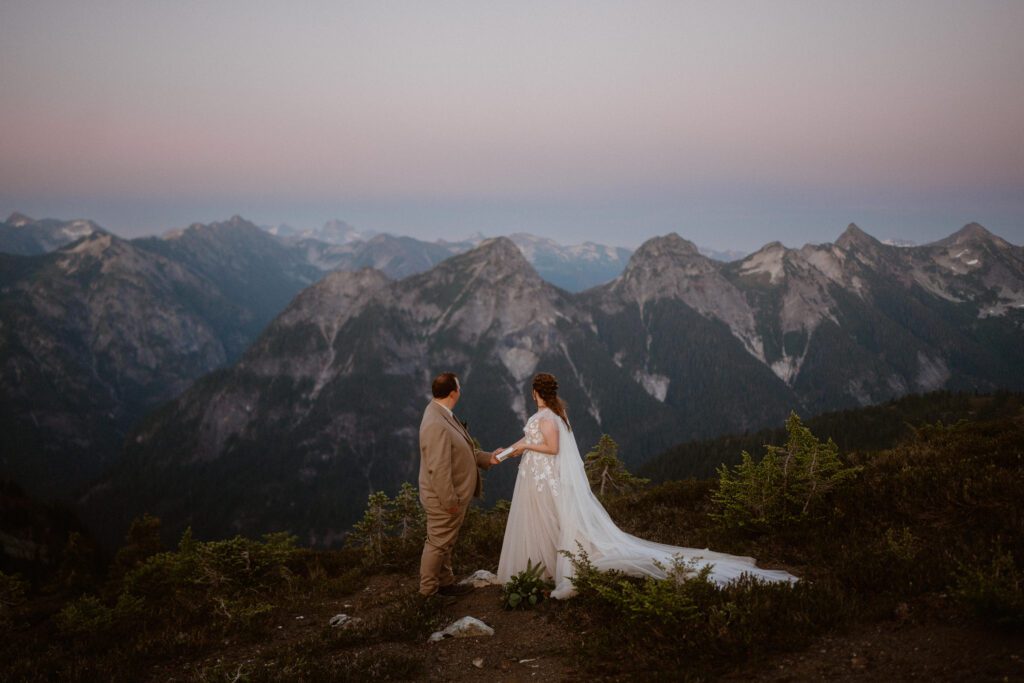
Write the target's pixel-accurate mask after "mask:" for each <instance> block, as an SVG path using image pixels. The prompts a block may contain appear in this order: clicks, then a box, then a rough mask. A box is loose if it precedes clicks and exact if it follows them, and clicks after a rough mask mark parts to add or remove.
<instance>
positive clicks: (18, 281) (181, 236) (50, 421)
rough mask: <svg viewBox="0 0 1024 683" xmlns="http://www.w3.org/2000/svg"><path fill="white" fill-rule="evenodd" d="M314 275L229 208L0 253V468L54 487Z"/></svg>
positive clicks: (229, 350) (92, 465) (219, 359)
mask: <svg viewBox="0 0 1024 683" xmlns="http://www.w3.org/2000/svg"><path fill="white" fill-rule="evenodd" d="M25 228H26V229H28V228H31V229H33V230H35V229H36V228H38V226H34V227H33V226H30V225H28V224H26V226H25ZM321 275H322V273H321V272H320V271H319V270H316V269H314V268H311V267H310V266H309V265H308V264H307V263H306V262H305V261H304V260H303V259H302V258H300V257H299V256H297V255H295V254H294V252H293V251H291V250H290V249H289V248H287V247H284V246H282V245H281V244H280V243H279V242H278V241H277V240H276V239H275V238H273V237H272V236H270V235H268V234H266V233H265V232H263V231H262V230H259V229H258V228H256V227H255V226H253V225H252V224H250V223H248V222H246V221H244V220H242V219H240V218H237V217H236V218H234V219H232V220H230V221H227V222H225V223H217V224H212V225H209V226H203V225H194V226H191V227H190V228H188V229H186V230H184V231H181V232H180V233H177V234H175V235H171V236H170V237H169V238H168V239H159V238H147V239H141V240H124V239H120V238H118V237H116V236H114V235H111V234H110V233H107V232H105V231H103V230H88V231H85V234H84V236H83V237H81V238H80V239H79V240H78V241H75V242H72V243H69V244H66V245H64V246H63V247H60V248H59V249H57V250H56V251H51V252H49V253H46V254H42V255H36V256H15V255H10V254H0V310H2V312H3V315H2V317H0V361H2V364H0V403H2V404H3V406H4V411H3V426H4V428H5V433H6V434H7V437H8V438H5V439H4V443H3V445H2V446H0V473H3V474H5V475H8V476H13V477H15V478H16V479H17V480H18V481H20V482H22V483H23V484H24V485H25V486H26V487H27V488H29V489H30V490H31V491H32V492H33V493H36V494H39V495H47V496H49V495H66V494H67V493H69V492H70V490H72V489H73V488H74V487H75V486H77V485H79V484H81V483H83V482H85V481H88V480H89V479H91V478H93V477H95V476H96V475H97V474H98V473H99V471H100V470H101V469H102V468H103V467H104V466H105V464H106V463H107V462H109V460H110V459H111V458H112V456H113V455H114V454H117V453H119V452H120V450H121V448H122V444H121V440H122V439H123V437H124V435H125V433H126V431H127V429H128V428H129V426H130V425H131V424H132V423H133V422H135V421H136V420H137V419H139V418H140V417H141V416H142V415H144V414H145V413H146V412H147V411H149V410H151V409H152V408H154V407H155V406H156V405H158V404H160V403H162V402H164V401H167V400H169V399H171V398H173V397H175V396H177V395H178V394H180V393H181V392H182V391H183V390H184V389H185V388H186V387H187V386H188V385H189V384H191V382H192V381H193V380H195V379H196V378H197V377H200V376H202V375H204V374H206V373H208V372H210V371H212V370H214V369H216V368H219V367H222V366H224V365H226V364H228V363H230V362H234V361H235V360H237V358H238V357H239V356H240V355H241V353H242V351H244V350H245V348H246V347H248V346H249V344H250V343H251V342H252V340H253V339H254V338H255V337H256V336H257V335H258V334H259V332H260V331H261V330H262V329H263V328H264V327H265V326H266V324H267V323H268V322H269V321H270V320H271V319H272V318H273V317H274V316H275V315H276V314H277V313H278V312H280V310H281V309H282V308H284V307H285V305H286V304H287V303H288V301H290V300H291V298H292V297H293V296H294V295H295V294H297V293H298V292H299V291H301V290H302V289H303V288H305V287H306V286H308V285H309V284H310V283H311V282H313V281H315V279H318V278H319V277H320V276H321Z"/></svg>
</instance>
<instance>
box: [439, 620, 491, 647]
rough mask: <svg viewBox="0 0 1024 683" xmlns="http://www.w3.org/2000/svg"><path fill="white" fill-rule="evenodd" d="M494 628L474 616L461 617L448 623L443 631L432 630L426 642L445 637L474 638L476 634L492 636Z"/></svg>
mask: <svg viewBox="0 0 1024 683" xmlns="http://www.w3.org/2000/svg"><path fill="white" fill-rule="evenodd" d="M493 635H494V629H493V628H491V627H490V626H488V625H487V624H485V623H484V622H482V621H480V620H479V619H477V618H476V617H462V618H461V619H459V620H458V621H456V622H453V623H451V624H449V625H448V627H447V628H446V629H445V630H443V631H434V632H433V633H431V634H430V638H429V639H428V640H427V642H430V643H436V642H438V641H440V640H444V639H445V638H474V637H476V636H493Z"/></svg>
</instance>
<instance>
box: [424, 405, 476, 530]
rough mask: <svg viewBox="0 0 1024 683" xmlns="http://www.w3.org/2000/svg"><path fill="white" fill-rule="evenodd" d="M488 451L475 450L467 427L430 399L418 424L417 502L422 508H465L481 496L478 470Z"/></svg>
mask: <svg viewBox="0 0 1024 683" xmlns="http://www.w3.org/2000/svg"><path fill="white" fill-rule="evenodd" d="M490 466H491V454H490V453H485V452H484V451H481V450H478V449H477V448H476V447H475V446H473V441H472V439H471V437H470V436H469V432H467V431H466V428H465V427H463V426H462V424H461V423H460V422H459V421H458V420H456V419H455V418H454V417H453V416H452V415H451V414H450V413H449V412H448V410H446V409H445V407H444V406H442V405H441V404H439V403H438V402H437V401H431V402H430V403H428V404H427V408H426V410H424V411H423V421H422V422H421V423H420V502H422V503H423V505H424V506H425V507H440V508H442V509H445V510H448V509H450V508H453V507H456V506H458V507H468V506H469V502H470V499H472V498H473V496H476V497H477V498H479V497H480V496H482V495H483V477H482V476H481V474H480V469H479V468H483V469H488V468H489V467H490Z"/></svg>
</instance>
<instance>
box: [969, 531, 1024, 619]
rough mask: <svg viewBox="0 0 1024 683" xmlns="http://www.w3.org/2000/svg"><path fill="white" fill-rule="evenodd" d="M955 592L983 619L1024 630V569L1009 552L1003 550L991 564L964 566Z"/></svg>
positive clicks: (981, 563)
mask: <svg viewBox="0 0 1024 683" xmlns="http://www.w3.org/2000/svg"><path fill="white" fill-rule="evenodd" d="M955 591H956V595H957V597H959V598H960V600H962V601H963V603H964V604H966V605H967V606H969V607H970V608H971V609H972V610H973V612H974V613H975V614H976V615H977V616H978V617H980V618H981V619H983V620H985V621H988V622H990V623H992V624H995V625H997V626H1002V627H1006V628H1011V629H1020V628H1024V568H1022V567H1020V566H1019V564H1018V562H1017V561H1016V560H1015V558H1014V556H1013V554H1012V553H1010V552H1009V551H1003V550H1001V549H1000V550H997V551H996V553H995V555H994V556H993V557H992V558H991V559H989V560H988V561H987V562H974V563H971V564H963V565H961V567H960V571H959V572H958V574H957V577H956V583H955Z"/></svg>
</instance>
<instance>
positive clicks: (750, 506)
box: [712, 413, 859, 532]
mask: <svg viewBox="0 0 1024 683" xmlns="http://www.w3.org/2000/svg"><path fill="white" fill-rule="evenodd" d="M786 432H787V433H788V435H789V438H788V440H787V442H786V445H785V446H784V447H780V446H771V445H769V446H766V447H765V448H766V452H765V455H764V457H763V458H762V459H761V460H760V461H758V462H755V461H754V459H753V458H752V457H751V456H750V454H749V453H747V452H746V451H744V452H743V454H742V461H741V462H740V464H739V465H737V466H736V468H735V469H734V470H730V469H729V467H727V466H725V465H722V466H721V467H720V468H719V469H718V490H717V491H716V492H715V493H714V494H713V496H712V497H713V500H714V501H715V503H716V504H717V505H718V507H719V510H718V511H717V512H716V513H715V515H714V516H715V518H716V519H718V520H720V521H721V522H722V524H724V525H725V526H726V527H729V528H742V529H747V530H751V531H755V532H764V531H771V530H773V529H779V528H783V527H786V526H790V525H792V524H793V523H794V522H798V521H804V520H807V519H808V518H811V517H821V516H825V515H827V514H828V508H827V506H826V505H825V503H826V500H827V499H828V497H829V494H830V493H831V492H832V491H833V490H835V489H836V488H837V487H839V486H840V485H842V484H844V483H846V482H848V481H849V480H850V479H851V478H853V477H854V476H855V475H856V474H857V472H858V471H859V468H857V467H847V466H845V465H844V464H843V462H842V460H840V459H839V449H838V447H837V446H836V444H835V442H834V441H832V439H829V440H828V441H827V442H826V443H822V442H821V441H819V440H818V439H817V438H815V436H814V435H813V434H812V433H811V430H809V429H808V428H807V427H805V426H804V425H803V423H802V422H801V421H800V418H799V417H798V416H797V414H796V413H790V416H789V419H787V420H786Z"/></svg>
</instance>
